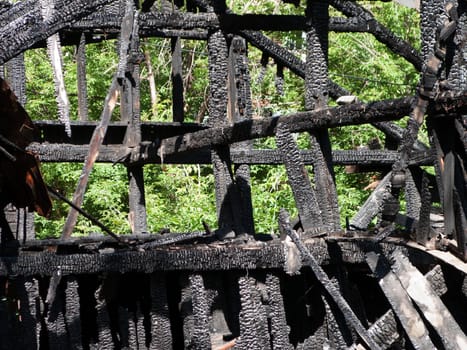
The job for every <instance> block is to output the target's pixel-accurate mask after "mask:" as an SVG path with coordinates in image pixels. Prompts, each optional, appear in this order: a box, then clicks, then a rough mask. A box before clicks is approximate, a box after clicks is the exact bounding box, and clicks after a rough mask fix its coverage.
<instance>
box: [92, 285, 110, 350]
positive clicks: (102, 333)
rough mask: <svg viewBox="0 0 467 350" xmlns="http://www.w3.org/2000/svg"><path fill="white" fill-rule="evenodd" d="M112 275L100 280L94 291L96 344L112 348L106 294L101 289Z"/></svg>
mask: <svg viewBox="0 0 467 350" xmlns="http://www.w3.org/2000/svg"><path fill="white" fill-rule="evenodd" d="M111 279H112V277H107V278H106V279H104V280H103V281H102V283H101V284H100V285H99V287H98V288H97V289H96V291H95V293H94V300H95V309H96V321H97V330H96V331H97V341H98V342H97V344H98V346H99V347H101V348H103V349H105V348H112V347H113V346H114V342H113V340H112V329H111V327H110V315H109V306H108V302H107V299H106V295H105V293H104V292H103V290H104V289H105V288H106V287H107V286H106V284H107V283H109V281H110V280H111Z"/></svg>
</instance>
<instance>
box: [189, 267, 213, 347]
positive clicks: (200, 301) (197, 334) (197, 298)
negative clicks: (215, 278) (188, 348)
mask: <svg viewBox="0 0 467 350" xmlns="http://www.w3.org/2000/svg"><path fill="white" fill-rule="evenodd" d="M188 279H189V281H190V288H191V298H192V306H193V333H192V338H191V341H192V343H191V345H192V346H193V347H194V348H195V349H208V348H210V346H211V338H210V335H209V331H210V319H209V318H210V317H209V315H210V309H211V305H210V302H209V300H208V295H207V291H206V288H205V286H204V279H203V276H202V275H201V274H191V275H190V276H189V278H188Z"/></svg>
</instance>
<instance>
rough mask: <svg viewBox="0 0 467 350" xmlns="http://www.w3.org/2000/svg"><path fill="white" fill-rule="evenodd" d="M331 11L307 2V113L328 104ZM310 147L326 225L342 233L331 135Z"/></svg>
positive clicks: (319, 134)
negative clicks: (340, 230)
mask: <svg viewBox="0 0 467 350" xmlns="http://www.w3.org/2000/svg"><path fill="white" fill-rule="evenodd" d="M328 7H329V4H328V2H327V1H324V2H321V1H319V2H318V1H314V0H308V1H307V7H306V11H305V15H306V19H307V27H308V29H307V33H306V42H307V65H306V75H305V109H306V110H316V109H323V108H325V107H326V106H327V102H328V96H329V91H328V90H329V88H328V69H327V67H328V26H329V12H328ZM310 146H311V149H312V150H313V153H314V159H315V160H314V164H313V171H314V174H315V184H316V193H317V195H318V196H319V198H320V201H319V202H318V204H319V206H320V209H321V215H322V217H323V221H324V222H326V223H329V225H330V226H331V227H332V228H334V229H339V228H340V217H339V207H338V204H337V191H336V185H335V182H334V171H333V167H332V154H331V143H330V141H329V134H328V131H327V130H325V129H321V130H313V131H311V132H310Z"/></svg>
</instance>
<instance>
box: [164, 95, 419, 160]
mask: <svg viewBox="0 0 467 350" xmlns="http://www.w3.org/2000/svg"><path fill="white" fill-rule="evenodd" d="M411 101H412V98H410V97H406V98H400V99H395V100H385V101H378V102H372V103H368V104H363V103H355V104H350V105H345V106H340V107H336V108H330V109H324V110H318V111H308V112H298V113H292V114H288V115H283V116H278V117H273V118H261V119H253V120H245V121H241V122H238V123H235V124H234V125H233V126H230V127H222V128H221V127H218V128H210V129H207V130H201V131H198V132H194V133H190V134H185V135H183V136H178V137H172V138H168V139H165V140H162V142H161V146H160V148H159V156H165V155H168V154H173V153H177V152H185V151H191V150H195V149H200V148H203V147H213V146H220V145H227V144H231V143H234V142H240V141H245V140H249V139H256V138H262V137H267V136H272V135H275V132H276V126H277V124H278V123H285V124H286V125H287V127H288V128H289V130H290V132H302V131H308V130H311V129H314V128H332V127H336V126H345V125H356V124H365V123H372V122H378V121H387V120H397V119H400V118H402V117H404V116H406V115H408V113H409V112H410V106H411Z"/></svg>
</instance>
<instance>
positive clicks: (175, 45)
mask: <svg viewBox="0 0 467 350" xmlns="http://www.w3.org/2000/svg"><path fill="white" fill-rule="evenodd" d="M181 40H182V39H181V38H180V37H176V38H172V39H171V46H172V113H173V121H174V122H180V123H181V122H183V119H184V110H183V108H184V99H183V70H182V69H183V67H182V43H181Z"/></svg>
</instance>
